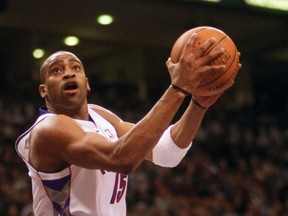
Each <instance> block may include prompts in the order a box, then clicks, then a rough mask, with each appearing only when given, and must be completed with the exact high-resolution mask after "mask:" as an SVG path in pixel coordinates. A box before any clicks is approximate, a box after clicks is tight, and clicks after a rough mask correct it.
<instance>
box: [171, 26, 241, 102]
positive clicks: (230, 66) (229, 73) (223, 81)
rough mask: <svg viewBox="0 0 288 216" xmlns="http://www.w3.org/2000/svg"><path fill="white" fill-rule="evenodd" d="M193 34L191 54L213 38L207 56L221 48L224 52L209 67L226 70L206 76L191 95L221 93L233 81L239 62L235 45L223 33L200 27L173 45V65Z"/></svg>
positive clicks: (187, 33)
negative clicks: (216, 66)
mask: <svg viewBox="0 0 288 216" xmlns="http://www.w3.org/2000/svg"><path fill="white" fill-rule="evenodd" d="M195 32H197V34H198V38H197V40H196V41H195V44H194V47H193V50H192V53H194V52H195V51H196V50H197V49H198V48H199V46H200V45H201V44H202V43H204V42H205V41H206V40H207V39H209V38H211V37H214V38H215V39H216V43H215V44H214V45H213V47H212V48H210V49H209V50H208V52H207V54H209V53H210V52H211V51H212V50H214V49H217V48H222V47H223V48H224V49H225V52H224V53H223V54H222V55H221V56H219V57H218V58H216V59H215V60H214V61H212V62H211V65H218V64H219V65H222V64H225V65H226V70H225V71H224V72H222V73H219V72H218V73H216V72H211V73H210V74H207V75H206V76H205V77H204V78H203V80H202V81H201V83H200V85H199V86H198V88H196V89H195V91H193V92H192V94H193V95H198V96H211V95H215V94H217V93H220V92H223V91H225V90H226V89H227V88H228V87H229V83H230V81H231V80H234V79H235V77H236V75H237V67H238V66H237V65H238V62H239V53H238V50H237V47H236V45H235V44H234V42H233V41H232V39H231V38H230V37H229V36H228V35H227V34H225V33H224V32H223V31H221V30H219V29H217V28H213V27H209V26H200V27H197V28H193V29H190V30H188V31H186V32H184V33H183V34H182V35H181V36H180V37H179V38H178V39H177V40H176V42H175V43H174V46H173V48H172V51H171V59H172V61H173V62H174V63H176V62H178V60H179V58H180V55H181V52H182V49H183V47H184V45H185V44H186V42H187V40H188V39H189V38H190V36H191V35H192V34H193V33H195Z"/></svg>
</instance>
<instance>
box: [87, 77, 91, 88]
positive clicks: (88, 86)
mask: <svg viewBox="0 0 288 216" xmlns="http://www.w3.org/2000/svg"><path fill="white" fill-rule="evenodd" d="M86 87H87V90H88V91H90V90H91V88H90V84H89V80H88V78H86Z"/></svg>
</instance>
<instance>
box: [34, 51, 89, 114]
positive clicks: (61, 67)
mask: <svg viewBox="0 0 288 216" xmlns="http://www.w3.org/2000/svg"><path fill="white" fill-rule="evenodd" d="M42 76H43V78H44V81H43V82H44V83H43V84H41V85H40V86H39V90H40V94H41V96H42V97H43V98H45V100H46V105H47V107H48V109H50V110H51V111H53V112H55V113H65V111H69V112H70V111H73V110H75V109H80V108H81V107H82V106H83V104H84V103H87V91H89V90H90V87H89V84H88V80H87V78H86V75H85V71H84V67H83V65H82V63H81V62H80V60H79V59H78V58H77V57H76V56H75V55H73V54H72V53H68V52H60V53H56V54H54V55H52V56H50V57H49V58H48V59H47V60H46V62H45V68H44V71H43V74H42Z"/></svg>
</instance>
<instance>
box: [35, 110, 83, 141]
mask: <svg viewBox="0 0 288 216" xmlns="http://www.w3.org/2000/svg"><path fill="white" fill-rule="evenodd" d="M75 132H78V133H81V132H83V133H84V131H83V130H82V129H81V127H80V126H79V125H78V124H77V123H76V121H75V120H74V119H72V118H70V117H68V116H66V115H53V116H49V117H46V118H45V119H43V121H41V122H39V124H37V125H36V126H35V127H34V129H33V130H32V136H33V137H34V138H36V139H37V138H38V139H42V140H46V141H48V140H52V141H53V139H57V140H58V141H59V140H62V139H63V138H67V137H69V134H73V133H75ZM63 134H65V136H63Z"/></svg>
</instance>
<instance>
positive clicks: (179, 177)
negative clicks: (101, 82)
mask: <svg viewBox="0 0 288 216" xmlns="http://www.w3.org/2000/svg"><path fill="white" fill-rule="evenodd" d="M116 94H117V92H107V93H106V95H102V96H101V98H100V97H98V95H96V94H95V95H90V102H92V103H97V104H100V105H103V106H105V107H107V108H109V109H111V110H112V111H114V112H116V113H117V114H118V115H119V116H120V117H122V118H123V119H124V120H127V121H131V122H136V121H137V120H139V119H140V118H141V117H143V115H144V114H145V113H146V112H147V110H148V109H149V108H150V106H152V105H150V104H149V103H147V104H145V106H144V105H143V104H141V103H139V102H138V101H137V102H136V100H137V99H134V98H133V97H132V98H131V97H130V96H129V97H124V98H123V97H122V98H120V97H118V96H117V95H116ZM26 99H27V98H25V100H24V99H23V100H20V99H16V100H15V99H10V100H9V99H7V98H0V121H1V122H0V142H1V145H0V154H1V157H0V215H3V216H32V215H33V213H32V210H31V205H32V198H31V185H30V179H29V176H28V173H27V168H26V166H25V164H24V163H23V162H22V160H21V159H20V158H19V156H18V155H17V154H16V151H15V147H14V143H15V140H16V138H17V137H18V136H19V135H20V134H21V133H23V132H24V131H25V130H26V129H27V128H28V127H29V126H30V125H31V124H32V122H34V120H35V118H36V116H37V114H38V107H37V106H35V103H34V101H33V100H32V99H31V101H29V100H26ZM36 104H37V105H38V103H36ZM151 104H152V102H151ZM130 105H131V106H130ZM180 112H181V110H180ZM283 114H287V113H277V112H276V113H275V112H270V113H269V112H261V107H258V106H255V97H254V95H253V94H252V93H251V92H238V93H237V94H236V93H235V94H224V95H223V97H222V98H221V99H220V100H219V101H218V103H217V104H216V105H215V106H213V107H212V108H211V109H209V111H208V112H207V115H206V116H205V119H204V121H203V124H202V125H201V128H200V130H199V132H198V134H197V137H196V139H195V140H194V142H193V146H192V148H191V149H190V150H189V152H188V154H187V155H186V157H185V158H184V160H183V161H182V162H181V163H180V164H179V165H178V166H177V167H175V168H173V169H170V168H161V167H158V166H156V165H153V164H152V163H150V162H144V163H143V164H142V165H141V166H140V167H139V168H138V169H137V170H136V171H135V172H134V173H133V174H131V175H130V177H129V184H128V186H129V187H128V194H127V207H128V209H127V214H128V216H242V215H243V216H286V215H287V216H288V166H287V165H288V147H287V146H288V145H287V142H288V127H287V124H286V117H285V116H283Z"/></svg>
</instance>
